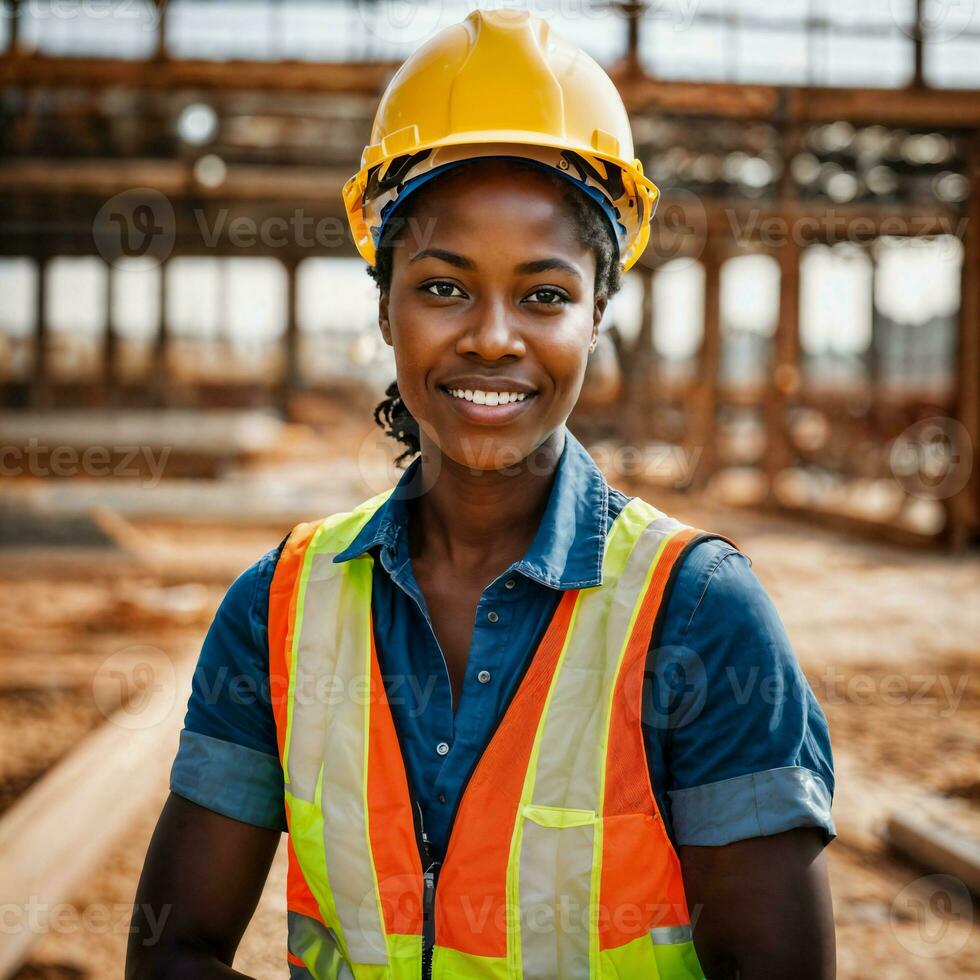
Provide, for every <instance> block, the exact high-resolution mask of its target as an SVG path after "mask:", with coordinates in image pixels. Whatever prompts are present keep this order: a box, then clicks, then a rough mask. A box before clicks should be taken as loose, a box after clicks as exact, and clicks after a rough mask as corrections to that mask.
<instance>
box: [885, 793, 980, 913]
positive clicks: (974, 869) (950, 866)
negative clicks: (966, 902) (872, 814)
mask: <svg viewBox="0 0 980 980" xmlns="http://www.w3.org/2000/svg"><path fill="white" fill-rule="evenodd" d="M885 838H886V840H887V841H888V843H889V844H890V845H891V846H892V847H894V848H895V849H896V850H898V851H901V852H902V853H903V854H905V855H907V856H908V857H910V858H912V860H913V861H915V862H916V863H917V864H921V865H922V866H923V867H924V868H928V869H929V870H930V871H934V872H936V873H937V874H947V875H952V876H953V877H954V878H958V879H959V880H960V881H962V882H963V884H964V885H966V887H967V888H969V889H970V891H971V892H973V894H974V895H976V896H977V897H980V841H978V840H976V839H975V838H973V837H970V836H969V835H967V834H966V833H964V832H963V830H962V828H961V827H960V826H959V824H958V823H957V821H956V820H955V811H952V812H950V811H948V810H944V809H943V807H942V806H941V805H939V804H938V798H933V799H932V800H930V801H929V803H928V804H926V809H924V810H923V812H914V811H913V812H907V811H903V812H896V813H893V814H891V816H890V817H889V818H888V822H887V824H886V828H885Z"/></svg>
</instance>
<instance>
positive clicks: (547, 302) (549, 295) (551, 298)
mask: <svg viewBox="0 0 980 980" xmlns="http://www.w3.org/2000/svg"><path fill="white" fill-rule="evenodd" d="M531 295H532V296H544V297H545V298H544V299H542V300H538V301H537V302H539V303H541V305H542V306H557V305H558V304H559V303H567V302H568V297H567V296H566V295H565V294H564V293H562V292H559V291H558V290H557V289H536V290H535V291H534V292H533V293H531Z"/></svg>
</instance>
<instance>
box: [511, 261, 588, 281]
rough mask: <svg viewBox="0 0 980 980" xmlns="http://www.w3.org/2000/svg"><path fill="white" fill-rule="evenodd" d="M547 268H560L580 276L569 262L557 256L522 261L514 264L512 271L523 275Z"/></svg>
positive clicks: (546, 269) (545, 270) (543, 270)
mask: <svg viewBox="0 0 980 980" xmlns="http://www.w3.org/2000/svg"><path fill="white" fill-rule="evenodd" d="M549 269H560V270H562V271H563V272H567V273H569V274H570V275H573V276H575V278H576V279H581V278H582V275H581V273H580V272H579V271H578V269H576V268H575V266H574V265H572V264H571V262H566V261H565V260H564V259H559V258H549V259H535V260H534V261H533V262H522V263H521V264H520V265H518V266H515V268H514V271H515V272H519V273H521V274H522V275H524V274H527V273H533V272H547V271H548V270H549Z"/></svg>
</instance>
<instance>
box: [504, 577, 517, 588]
mask: <svg viewBox="0 0 980 980" xmlns="http://www.w3.org/2000/svg"><path fill="white" fill-rule="evenodd" d="M515 585H517V583H516V582H515V581H514V580H513V579H512V578H509V579H507V581H506V582H504V588H505V589H512V588H514V586H515Z"/></svg>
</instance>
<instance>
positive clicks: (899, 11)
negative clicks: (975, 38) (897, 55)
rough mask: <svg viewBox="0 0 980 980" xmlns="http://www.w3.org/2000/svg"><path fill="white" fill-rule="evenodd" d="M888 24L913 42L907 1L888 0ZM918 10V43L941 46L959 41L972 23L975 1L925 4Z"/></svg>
mask: <svg viewBox="0 0 980 980" xmlns="http://www.w3.org/2000/svg"><path fill="white" fill-rule="evenodd" d="M889 4H890V7H891V15H892V20H893V21H894V22H895V24H896V26H897V27H898V29H899V30H900V31H901V32H902V33H903V34H905V35H906V36H907V37H910V38H913V39H914V38H915V36H916V33H917V30H918V28H917V25H916V22H915V7H916V5H915V4H914V3H911V2H910V0H889ZM921 10H922V24H921V31H922V41H923V43H924V44H943V43H945V42H946V41H952V40H953V39H954V38H957V37H959V36H960V35H961V34H962V33H963V32H964V31H965V30H967V29H968V28H969V27H970V25H971V24H972V23H973V19H974V15H975V14H976V12H977V2H976V0H927V2H926V3H923V4H922V6H921Z"/></svg>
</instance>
